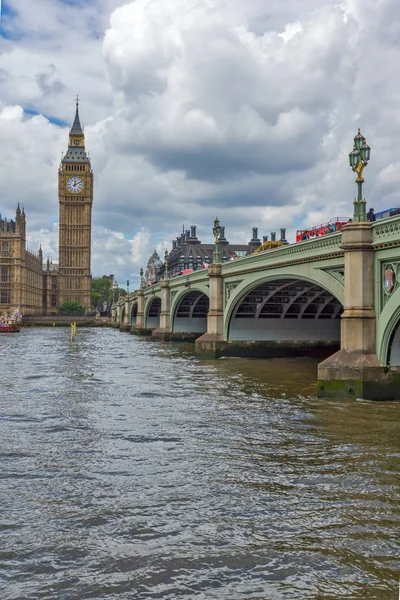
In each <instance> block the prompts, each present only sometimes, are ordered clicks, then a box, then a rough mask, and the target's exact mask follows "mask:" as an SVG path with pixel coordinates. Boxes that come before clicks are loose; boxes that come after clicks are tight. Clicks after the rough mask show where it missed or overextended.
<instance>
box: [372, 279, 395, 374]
mask: <svg viewBox="0 0 400 600" xmlns="http://www.w3.org/2000/svg"><path fill="white" fill-rule="evenodd" d="M399 322H400V286H399V287H398V288H397V289H396V290H395V291H394V292H393V294H392V295H391V297H390V298H389V300H388V301H387V303H386V305H385V307H384V308H383V310H382V312H381V314H380V315H379V317H378V318H377V323H376V340H377V345H376V355H377V357H378V359H379V360H380V362H381V363H382V364H383V365H385V366H387V365H388V362H389V358H390V357H389V351H390V348H389V346H390V341H391V339H392V336H393V333H394V332H395V330H396V328H397V326H398V325H399ZM398 366H400V365H398Z"/></svg>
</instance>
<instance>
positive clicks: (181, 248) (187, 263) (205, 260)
mask: <svg viewBox="0 0 400 600" xmlns="http://www.w3.org/2000/svg"><path fill="white" fill-rule="evenodd" d="M252 233H253V235H252V238H251V240H250V241H249V242H248V243H247V244H232V243H230V242H229V241H228V240H227V239H226V237H225V227H221V234H220V238H219V250H220V258H221V261H222V262H227V261H229V260H234V259H235V258H240V257H242V256H247V255H248V254H252V253H253V252H254V251H255V250H256V249H257V248H259V247H260V246H261V244H262V242H261V240H260V239H259V237H258V228H257V227H253V232H252ZM285 233H286V230H285V229H281V240H280V241H281V242H282V243H284V244H287V241H286V239H285ZM275 235H276V234H275V233H272V234H271V239H272V240H275ZM266 238H268V236H264V238H263V242H265V241H266ZM214 249H215V244H214V243H211V244H202V242H201V241H200V240H199V239H198V237H197V234H196V226H195V225H192V227H191V228H190V229H187V230H186V231H184V232H182V233H181V235H180V236H178V237H177V238H176V239H175V240H173V242H172V250H171V251H170V252H169V253H168V275H169V277H176V276H177V275H179V274H180V273H181V272H182V271H185V270H186V269H190V270H193V271H197V270H199V269H201V268H204V267H205V266H206V265H209V264H211V263H212V262H213V254H214ZM164 273H165V263H162V265H161V266H160V268H159V272H158V277H157V279H160V278H162V277H163V276H164Z"/></svg>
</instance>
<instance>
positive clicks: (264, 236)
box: [263, 235, 268, 244]
mask: <svg viewBox="0 0 400 600" xmlns="http://www.w3.org/2000/svg"><path fill="white" fill-rule="evenodd" d="M265 242H268V236H267V235H263V244H265Z"/></svg>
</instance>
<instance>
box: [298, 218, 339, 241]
mask: <svg viewBox="0 0 400 600" xmlns="http://www.w3.org/2000/svg"><path fill="white" fill-rule="evenodd" d="M349 220H350V219H349V218H348V217H335V218H334V219H331V220H330V221H328V222H327V223H321V225H315V226H314V227H307V229H298V230H297V231H296V242H302V241H304V240H309V239H313V238H315V237H319V236H321V235H327V234H328V233H335V232H336V231H340V230H341V229H342V227H343V225H347V223H348V222H349Z"/></svg>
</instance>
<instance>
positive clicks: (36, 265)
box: [0, 102, 93, 315]
mask: <svg viewBox="0 0 400 600" xmlns="http://www.w3.org/2000/svg"><path fill="white" fill-rule="evenodd" d="M58 198H59V209H60V217H59V263H58V265H57V264H53V263H51V262H50V261H49V260H47V263H46V264H45V265H43V255H42V250H41V249H39V252H38V254H37V255H36V254H34V253H32V252H30V251H29V250H27V248H26V217H25V212H24V210H23V209H22V211H21V209H20V207H19V205H18V208H17V211H16V215H15V220H14V219H10V220H7V219H3V218H1V216H0V314H5V313H9V312H13V311H14V310H15V308H16V307H17V306H20V310H21V312H22V313H23V314H25V315H41V314H44V315H45V314H56V313H57V310H58V307H59V306H60V305H61V304H63V302H65V301H67V300H73V301H76V302H79V303H80V304H82V305H83V306H84V307H85V309H86V310H87V311H88V310H90V305H91V273H90V260H91V230H92V204H93V171H92V169H91V165H90V160H89V157H88V155H87V154H86V151H85V136H84V133H83V129H82V127H81V124H80V120H79V110H78V102H77V105H76V113H75V120H74V123H73V125H72V128H71V130H70V134H69V145H68V151H67V153H66V154H65V156H64V157H63V159H62V161H61V165H60V169H59V172H58Z"/></svg>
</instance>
